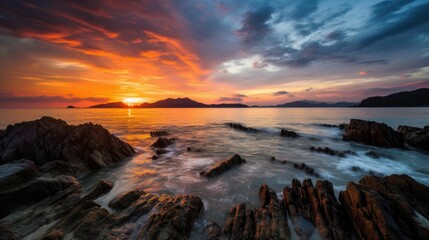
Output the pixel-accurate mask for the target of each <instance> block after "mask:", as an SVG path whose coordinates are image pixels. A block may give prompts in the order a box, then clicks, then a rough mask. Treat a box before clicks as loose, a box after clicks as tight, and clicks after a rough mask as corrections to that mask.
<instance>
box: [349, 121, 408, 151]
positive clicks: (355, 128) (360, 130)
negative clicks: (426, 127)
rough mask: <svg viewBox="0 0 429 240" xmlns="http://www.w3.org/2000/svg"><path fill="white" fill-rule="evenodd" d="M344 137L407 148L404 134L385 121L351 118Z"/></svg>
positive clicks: (370, 143)
mask: <svg viewBox="0 0 429 240" xmlns="http://www.w3.org/2000/svg"><path fill="white" fill-rule="evenodd" d="M343 139H344V140H347V141H355V142H359V143H363V144H367V145H373V146H378V147H388V148H389V147H390V148H393V147H396V148H405V145H404V135H403V134H402V133H399V132H396V131H395V130H393V129H392V128H391V127H389V126H387V125H386V124H384V123H377V122H372V121H365V120H359V119H351V120H350V124H348V125H347V126H346V127H345V129H344V134H343Z"/></svg>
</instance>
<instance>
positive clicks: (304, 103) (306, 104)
mask: <svg viewBox="0 0 429 240" xmlns="http://www.w3.org/2000/svg"><path fill="white" fill-rule="evenodd" d="M352 106H356V103H353V102H337V103H325V102H316V101H310V100H301V101H295V102H290V103H284V104H279V105H276V107H352Z"/></svg>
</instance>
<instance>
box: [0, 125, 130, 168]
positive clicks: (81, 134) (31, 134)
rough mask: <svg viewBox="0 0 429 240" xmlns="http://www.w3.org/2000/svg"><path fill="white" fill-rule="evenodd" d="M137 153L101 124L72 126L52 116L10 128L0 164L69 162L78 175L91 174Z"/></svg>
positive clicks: (0, 144)
mask: <svg viewBox="0 0 429 240" xmlns="http://www.w3.org/2000/svg"><path fill="white" fill-rule="evenodd" d="M133 153H134V150H133V148H132V147H131V146H130V145H129V144H127V143H125V142H123V141H121V140H120V139H119V138H117V137H115V136H114V135H112V134H110V133H109V131H107V130H106V129H104V128H103V127H102V126H100V125H95V124H92V123H86V124H82V125H78V126H72V125H67V123H66V122H64V121H62V120H58V119H54V118H51V117H42V118H41V119H38V120H35V121H30V122H22V123H18V124H15V125H9V126H8V127H7V128H6V130H5V131H4V132H2V133H1V134H0V163H8V162H11V161H13V160H17V159H22V158H24V159H28V160H31V161H33V162H34V163H35V164H36V166H42V165H44V164H46V163H48V162H52V161H55V160H60V161H63V162H67V163H68V164H69V166H68V167H70V168H72V169H73V170H74V171H75V172H88V171H90V170H92V169H99V168H103V167H106V166H108V165H111V164H113V163H116V162H118V161H120V160H123V159H125V158H126V157H129V156H131V155H132V154H133ZM44 169H49V168H48V167H45V168H44ZM67 173H69V172H67Z"/></svg>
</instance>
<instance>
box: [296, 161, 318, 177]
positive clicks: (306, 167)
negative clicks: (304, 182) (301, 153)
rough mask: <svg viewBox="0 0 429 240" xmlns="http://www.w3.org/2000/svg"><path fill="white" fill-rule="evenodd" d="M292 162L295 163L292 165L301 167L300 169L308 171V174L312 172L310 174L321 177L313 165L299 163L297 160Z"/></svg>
mask: <svg viewBox="0 0 429 240" xmlns="http://www.w3.org/2000/svg"><path fill="white" fill-rule="evenodd" d="M291 163H293V165H292V166H293V167H294V168H296V169H299V170H302V171H304V172H306V173H308V174H310V175H313V176H315V177H319V174H317V173H316V172H315V170H314V168H312V167H310V166H308V165H307V164H305V163H301V164H298V163H295V162H291Z"/></svg>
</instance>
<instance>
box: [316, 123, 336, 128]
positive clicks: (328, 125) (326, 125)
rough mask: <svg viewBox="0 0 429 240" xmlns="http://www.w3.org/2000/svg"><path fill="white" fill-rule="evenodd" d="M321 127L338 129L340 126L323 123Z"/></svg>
mask: <svg viewBox="0 0 429 240" xmlns="http://www.w3.org/2000/svg"><path fill="white" fill-rule="evenodd" d="M319 126H322V127H328V128H337V127H338V125H335V124H328V123H321V124H319Z"/></svg>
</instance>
